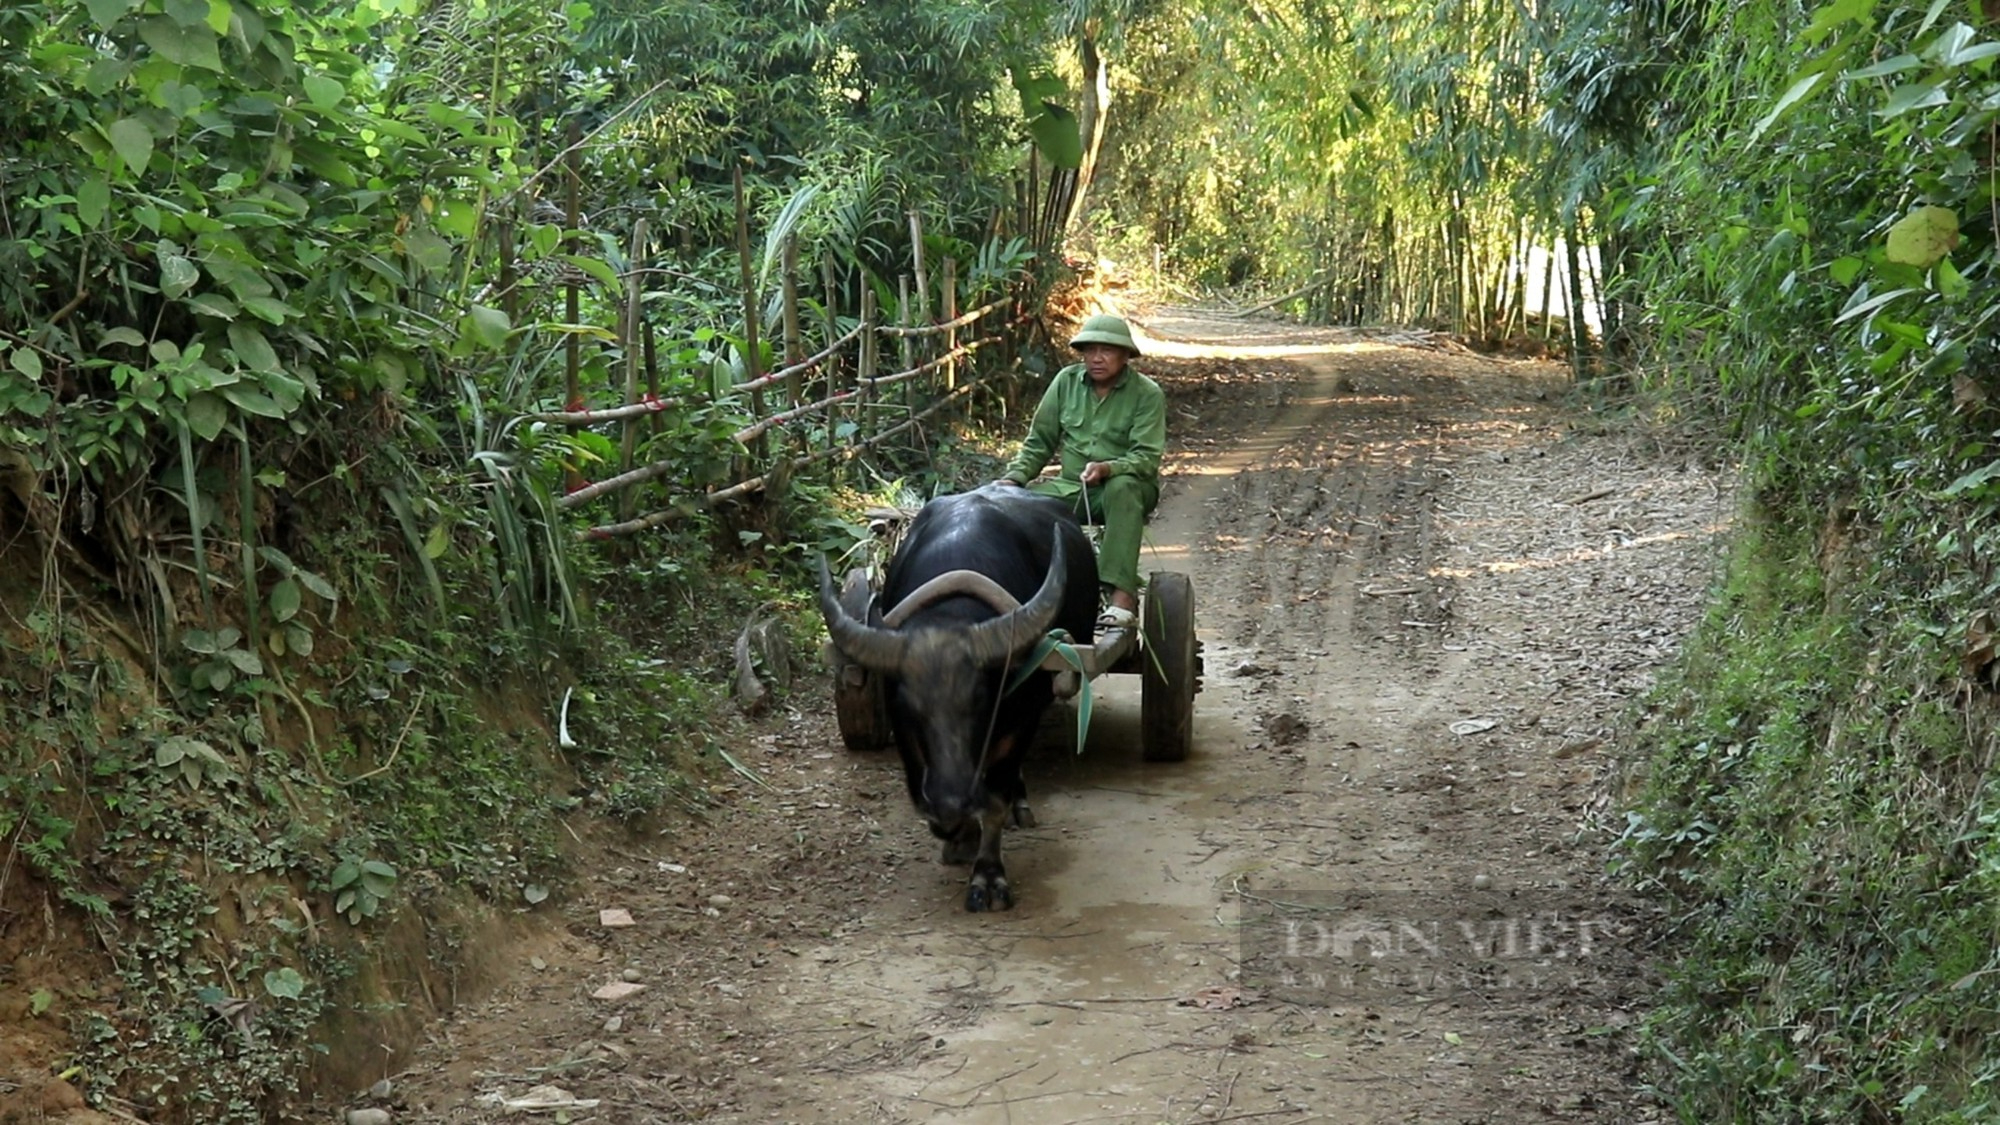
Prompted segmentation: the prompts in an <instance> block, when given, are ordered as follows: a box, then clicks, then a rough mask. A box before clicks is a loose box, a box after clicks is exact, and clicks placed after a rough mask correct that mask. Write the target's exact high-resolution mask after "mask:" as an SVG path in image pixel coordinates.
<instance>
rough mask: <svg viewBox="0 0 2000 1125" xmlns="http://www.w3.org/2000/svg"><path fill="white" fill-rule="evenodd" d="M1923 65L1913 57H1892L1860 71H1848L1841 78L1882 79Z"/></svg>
mask: <svg viewBox="0 0 2000 1125" xmlns="http://www.w3.org/2000/svg"><path fill="white" fill-rule="evenodd" d="M1921 65H1923V64H1922V62H1921V61H1920V60H1919V59H1918V58H1917V56H1915V55H1894V56H1891V57H1889V58H1886V59H1883V60H1882V61H1881V62H1878V63H1871V64H1869V65H1868V66H1864V67H1862V68H1861V69H1860V70H1850V71H1848V72H1847V73H1846V74H1844V75H1842V77H1843V78H1854V79H1861V78H1882V77H1885V76H1887V75H1891V74H1901V73H1903V72H1904V71H1906V70H1915V69H1916V68H1917V67H1919V66H1921Z"/></svg>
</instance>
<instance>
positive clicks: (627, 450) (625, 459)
mask: <svg viewBox="0 0 2000 1125" xmlns="http://www.w3.org/2000/svg"><path fill="white" fill-rule="evenodd" d="M645 253H646V220H645V219H644V218H643V217H642V218H640V219H639V220H638V221H637V222H635V223H633V224H632V252H631V253H630V254H628V255H626V258H625V260H626V262H627V264H628V267H627V269H626V271H625V315H624V316H623V317H621V318H620V319H622V320H623V321H624V323H623V324H622V325H620V326H619V327H620V328H622V329H623V331H622V332H620V333H619V335H620V337H621V339H622V341H623V343H624V348H625V405H627V406H631V405H633V404H634V403H636V402H638V401H639V367H640V348H639V309H640V303H639V297H640V294H641V292H642V288H643V287H642V286H641V284H640V279H641V278H642V277H644V276H645V274H644V271H643V270H641V269H640V265H639V263H640V261H641V259H642V258H643V257H644V256H645ZM638 448H639V420H638V419H637V418H628V419H626V420H625V433H624V442H623V447H622V448H621V449H620V450H619V463H618V465H619V471H620V472H626V471H629V470H630V469H631V468H632V461H633V457H634V455H635V454H636V453H637V451H638ZM637 502H638V494H637V493H634V492H627V493H626V494H625V495H624V496H622V497H620V498H619V504H618V507H619V513H620V514H621V515H623V516H625V517H627V518H630V517H631V515H632V510H633V505H634V504H636V503H637Z"/></svg>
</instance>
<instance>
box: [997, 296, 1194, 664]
mask: <svg viewBox="0 0 2000 1125" xmlns="http://www.w3.org/2000/svg"><path fill="white" fill-rule="evenodd" d="M1070 347H1072V348H1074V349H1075V350H1076V351H1077V353H1078V354H1079V355H1081V356H1082V357H1083V361H1082V362H1081V363H1073V364H1070V365H1069V366H1067V367H1065V368H1063V369H1062V370H1061V371H1058V372H1056V377H1055V379H1054V380H1052V381H1051V382H1050V383H1049V389H1048V390H1047V391H1046V392H1044V393H1043V395H1042V401H1041V404H1040V405H1039V406H1037V407H1036V408H1035V417H1034V420H1033V422H1031V423H1030V424H1029V427H1028V436H1027V437H1026V438H1025V439H1023V440H1022V442H1021V450H1020V452H1019V453H1017V454H1015V456H1014V459H1013V460H1012V461H1011V462H1009V463H1008V465H1007V472H1006V474H1005V475H1004V476H1002V477H1001V478H1000V480H999V481H997V482H995V483H1000V484H1012V485H1025V486H1026V487H1028V488H1029V489H1030V490H1032V491H1034V492H1039V493H1041V494H1043V495H1045V496H1054V497H1057V498H1059V499H1061V500H1064V501H1065V502H1067V503H1068V504H1069V505H1070V507H1071V509H1072V510H1073V511H1074V512H1075V514H1076V518H1077V519H1078V520H1079V521H1081V522H1083V523H1084V524H1102V525H1103V527H1104V536H1103V540H1102V542H1101V543H1099V545H1098V550H1097V575H1098V581H1099V584H1100V585H1102V586H1103V587H1105V589H1106V591H1107V598H1106V603H1107V604H1106V607H1105V610H1104V614H1103V616H1102V617H1101V618H1099V620H1098V625H1099V627H1100V628H1105V629H1129V628H1131V627H1132V624H1133V618H1134V614H1135V613H1136V612H1137V611H1138V608H1139V541H1140V538H1141V537H1142V536H1143V535H1144V533H1145V530H1146V517H1147V516H1150V515H1151V514H1152V513H1153V508H1154V507H1155V506H1156V505H1157V504H1159V502H1160V455H1161V454H1162V453H1163V452H1165V450H1166V444H1167V396H1166V394H1165V393H1164V392H1163V391H1161V390H1160V385H1159V384H1158V383H1155V382H1154V381H1153V380H1152V379H1150V378H1148V377H1147V376H1145V375H1144V374H1142V373H1141V372H1139V371H1138V370H1136V369H1134V368H1133V367H1132V366H1131V362H1132V360H1134V359H1136V358H1138V356H1139V346H1138V345H1137V344H1136V343H1134V342H1133V340H1132V329H1131V328H1130V327H1129V326H1128V325H1127V324H1126V323H1125V321H1124V319H1123V318H1121V317H1116V316H1110V315H1099V316H1093V317H1091V318H1089V319H1088V320H1085V321H1084V322H1083V327H1082V328H1081V329H1079V330H1078V331H1077V334H1076V336H1075V337H1073V338H1072V339H1071V340H1070ZM1057 450H1060V451H1061V453H1062V471H1061V472H1060V473H1059V474H1058V475H1057V476H1055V477H1052V478H1050V479H1048V480H1041V481H1036V482H1035V483H1033V484H1029V483H1028V482H1029V481H1030V480H1032V479H1033V478H1034V477H1035V476H1036V475H1037V474H1039V473H1040V472H1041V471H1042V468H1043V466H1045V465H1047V464H1048V462H1049V458H1050V457H1051V456H1052V455H1054V454H1055V453H1056V452H1057Z"/></svg>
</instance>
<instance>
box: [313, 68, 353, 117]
mask: <svg viewBox="0 0 2000 1125" xmlns="http://www.w3.org/2000/svg"><path fill="white" fill-rule="evenodd" d="M305 87H306V97H308V98H311V99H312V104H313V105H315V106H318V107H319V108H320V109H332V108H333V107H334V106H337V105H339V104H340V99H342V98H344V97H346V96H347V87H345V86H343V85H341V84H340V83H339V82H336V81H334V80H333V79H331V78H328V77H327V76H326V75H324V74H308V75H306V78H305Z"/></svg>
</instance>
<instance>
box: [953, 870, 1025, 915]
mask: <svg viewBox="0 0 2000 1125" xmlns="http://www.w3.org/2000/svg"><path fill="white" fill-rule="evenodd" d="M965 909H966V910H968V911H970V912H971V913H973V914H984V913H985V912H986V911H988V910H1012V909H1014V892H1013V891H1010V890H1008V889H1007V877H1006V876H1005V875H974V876H973V877H972V882H971V883H969V884H968V885H967V886H966V888H965Z"/></svg>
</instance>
